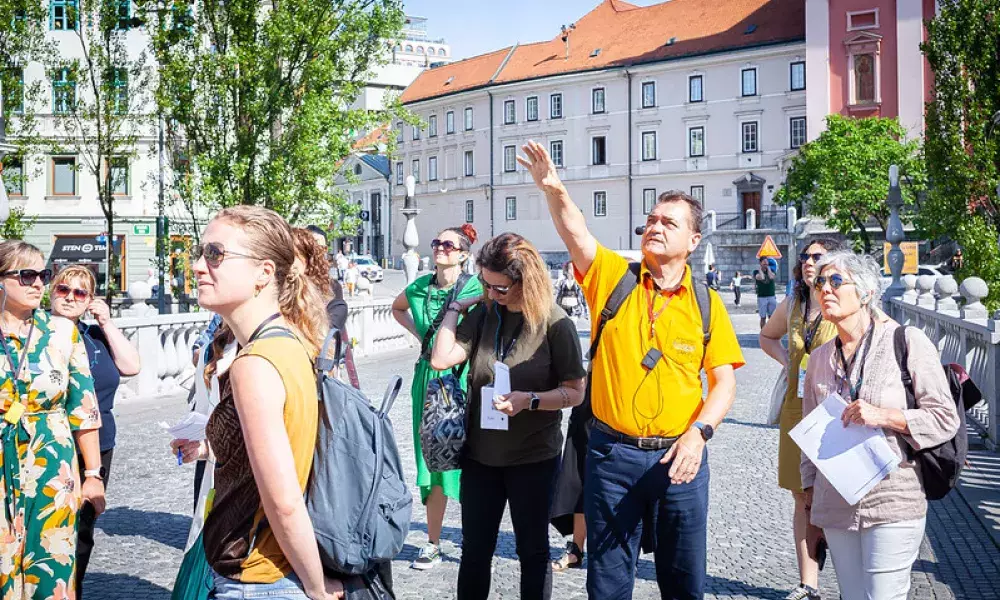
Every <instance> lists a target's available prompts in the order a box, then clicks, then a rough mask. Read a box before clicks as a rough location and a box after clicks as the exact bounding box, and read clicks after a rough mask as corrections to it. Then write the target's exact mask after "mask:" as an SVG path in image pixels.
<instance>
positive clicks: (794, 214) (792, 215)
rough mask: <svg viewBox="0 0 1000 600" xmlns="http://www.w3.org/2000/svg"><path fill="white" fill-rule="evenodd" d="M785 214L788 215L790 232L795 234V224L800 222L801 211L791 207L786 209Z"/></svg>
mask: <svg viewBox="0 0 1000 600" xmlns="http://www.w3.org/2000/svg"><path fill="white" fill-rule="evenodd" d="M785 214H787V215H788V231H789V232H790V233H795V222H796V221H798V220H799V211H797V210H795V207H794V206H789V207H788V208H786V209H785Z"/></svg>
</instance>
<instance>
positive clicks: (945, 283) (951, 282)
mask: <svg viewBox="0 0 1000 600" xmlns="http://www.w3.org/2000/svg"><path fill="white" fill-rule="evenodd" d="M957 291H958V283H957V282H956V281H955V278H954V277H952V276H951V275H944V276H943V277H938V280H937V281H936V282H935V283H934V292H935V294H937V306H936V307H935V308H936V310H937V311H938V312H939V313H942V314H946V315H952V316H954V317H957V316H958V303H957V302H955V299H954V298H952V296H954V295H955V293H956V292H957Z"/></svg>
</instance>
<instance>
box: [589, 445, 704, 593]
mask: <svg viewBox="0 0 1000 600" xmlns="http://www.w3.org/2000/svg"><path fill="white" fill-rule="evenodd" d="M664 453H665V451H664V450H640V449H639V448H636V447H634V446H630V445H628V444H623V443H620V442H617V441H616V440H615V438H613V437H612V436H610V435H608V434H607V433H604V432H603V431H601V430H599V429H597V428H594V429H592V430H591V433H590V443H589V445H588V447H587V471H586V478H585V481H584V496H583V508H584V513H585V515H586V518H587V552H588V560H587V595H588V596H589V597H590V598H591V600H596V599H600V600H628V599H630V598H632V587H633V584H634V582H635V568H636V561H637V560H638V559H639V544H640V541H646V542H647V543H646V544H643V547H644V548H647V551H648V549H649V547H650V546H651V549H652V551H653V555H654V558H655V560H656V581H657V583H658V584H659V587H660V596H661V597H662V598H676V599H681V598H684V599H688V598H693V599H700V598H702V597H703V595H704V590H705V563H706V560H707V558H708V556H707V555H708V551H707V525H708V480H709V470H708V450H707V449H706V450H705V452H704V453H703V454H702V462H701V468H700V469H699V471H698V474H697V475H696V476H695V478H694V480H693V481H691V482H690V483H685V484H677V485H674V484H671V483H670V478H669V477H668V475H667V473H668V472H669V470H670V465H671V464H672V463H668V464H666V465H661V464H660V462H659V461H660V459H661V458H662V457H663V455H664ZM644 527H646V530H645V534H646V535H645V536H644V535H643V533H644Z"/></svg>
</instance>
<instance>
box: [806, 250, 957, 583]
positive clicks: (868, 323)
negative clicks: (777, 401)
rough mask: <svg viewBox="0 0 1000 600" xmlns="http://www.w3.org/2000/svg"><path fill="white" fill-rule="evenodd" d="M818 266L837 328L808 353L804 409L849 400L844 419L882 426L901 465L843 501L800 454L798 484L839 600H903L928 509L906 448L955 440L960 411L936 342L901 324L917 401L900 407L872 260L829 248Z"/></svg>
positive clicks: (901, 392) (888, 325)
mask: <svg viewBox="0 0 1000 600" xmlns="http://www.w3.org/2000/svg"><path fill="white" fill-rule="evenodd" d="M817 272H818V274H817V276H816V278H815V284H814V285H815V287H816V289H817V290H818V291H819V295H820V300H821V302H822V304H821V306H822V310H823V318H824V319H826V320H828V321H830V322H832V323H833V324H834V325H836V327H837V337H836V338H835V339H833V340H831V341H830V342H827V343H826V344H824V345H822V346H820V347H819V348H818V349H816V350H815V351H814V352H813V353H812V356H811V358H810V360H809V368H808V371H807V373H806V380H805V389H804V397H803V406H802V408H803V414H804V415H808V414H809V413H810V412H811V411H812V410H813V409H815V408H816V407H817V406H818V405H819V404H822V403H823V402H824V401H825V400H826V399H827V397H828V396H829V395H831V394H839V395H840V396H841V397H842V398H843V399H844V401H846V402H847V404H848V406H847V408H846V409H845V410H844V412H843V415H842V417H841V418H842V421H843V423H844V426H845V427H847V426H851V425H855V426H857V425H860V426H864V427H874V428H879V429H881V430H882V431H883V432H884V433H885V436H886V439H887V441H888V443H889V446H890V448H891V449H892V450H893V452H895V453H896V455H897V456H898V457H899V458H900V461H901V462H900V465H899V467H898V468H897V469H895V470H894V471H892V472H890V473H889V474H888V475H887V476H886V477H885V478H884V479H883V480H882V481H880V482H879V483H878V484H877V485H875V487H874V488H872V490H871V491H869V492H868V493H867V494H866V495H865V496H864V497H863V498H862V499H861V501H860V502H858V503H857V504H855V505H850V504H848V503H847V501H845V500H844V499H843V497H841V495H840V494H839V493H838V492H837V490H836V489H835V488H834V487H833V486H832V485H831V484H830V482H829V481H828V480H827V479H826V478H825V477H824V476H823V474H822V473H820V472H818V471H817V469H816V467H815V465H814V464H813V463H812V462H811V461H810V460H809V459H808V458H806V457H805V456H803V457H802V464H801V475H802V487H803V489H804V490H805V492H806V494H807V503H808V507H809V510H810V512H811V522H812V524H813V525H815V526H817V527H821V528H822V529H823V534H824V536H825V538H826V540H827V543H828V544H829V547H830V552H831V554H832V557H833V565H834V568H835V569H836V571H837V581H838V582H839V584H840V592H841V596H842V597H843V599H844V600H865V599H867V598H878V599H879V600H894V599H899V600H903V599H905V598H906V597H907V594H908V592H909V588H910V570H911V568H912V566H913V562H914V561H915V560H916V558H917V555H918V553H919V550H920V542H921V540H922V539H923V537H924V525H925V518H926V514H927V499H926V497H925V494H924V489H923V484H922V483H921V476H920V473H919V470H918V469H917V467H916V465H915V463H914V462H913V460H912V459H911V454H912V452H910V450H920V449H922V448H929V447H933V446H937V445H939V444H941V443H944V442H945V441H947V440H949V439H951V438H953V437H954V436H955V434H956V432H957V430H958V424H959V418H958V413H957V410H956V408H955V403H954V401H953V400H952V397H951V391H950V389H949V387H948V381H947V379H946V377H945V375H944V372H943V370H942V369H941V362H940V356H939V355H938V352H937V349H936V347H935V346H934V344H933V343H932V342H931V341H930V340H929V339H928V338H927V336H926V335H924V333H923V332H922V331H921V330H920V329H917V328H910V329H909V330H908V331H906V345H907V348H908V354H909V358H908V361H907V364H906V366H907V370H908V371H909V374H910V377H911V378H912V380H913V393H914V396H915V399H916V408H914V409H907V403H906V390H905V388H904V385H903V381H902V378H901V373H900V369H899V367H898V365H897V362H896V358H895V350H894V347H893V336H894V332H895V331H896V329H897V328H898V327H899V325H898V324H897V323H896V322H895V321H892V320H891V319H889V318H888V317H886V316H885V315H884V314H883V313H880V312H878V311H877V309H876V307H877V306H878V300H879V295H880V280H881V277H880V273H879V269H878V265H877V264H876V263H875V261H874V260H873V259H872V258H871V257H868V256H858V255H855V254H852V253H850V252H843V251H840V252H831V253H829V254H827V255H826V256H824V257H823V258H822V259H821V260H820V261H819V264H818V265H817Z"/></svg>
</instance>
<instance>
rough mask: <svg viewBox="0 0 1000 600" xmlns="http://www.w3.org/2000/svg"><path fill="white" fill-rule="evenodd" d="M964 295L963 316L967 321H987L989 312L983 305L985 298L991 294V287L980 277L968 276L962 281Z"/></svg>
mask: <svg viewBox="0 0 1000 600" xmlns="http://www.w3.org/2000/svg"><path fill="white" fill-rule="evenodd" d="M961 292H962V295H963V296H965V306H964V307H962V318H963V319H965V320H967V321H985V320H986V319H988V318H989V312H988V311H987V310H986V306H984V305H983V302H982V300H983V298H985V297H986V296H988V295H989V293H990V288H989V286H988V285H986V282H985V281H983V280H982V279H980V278H978V277H967V278H966V279H965V281H963V282H962V286H961Z"/></svg>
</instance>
